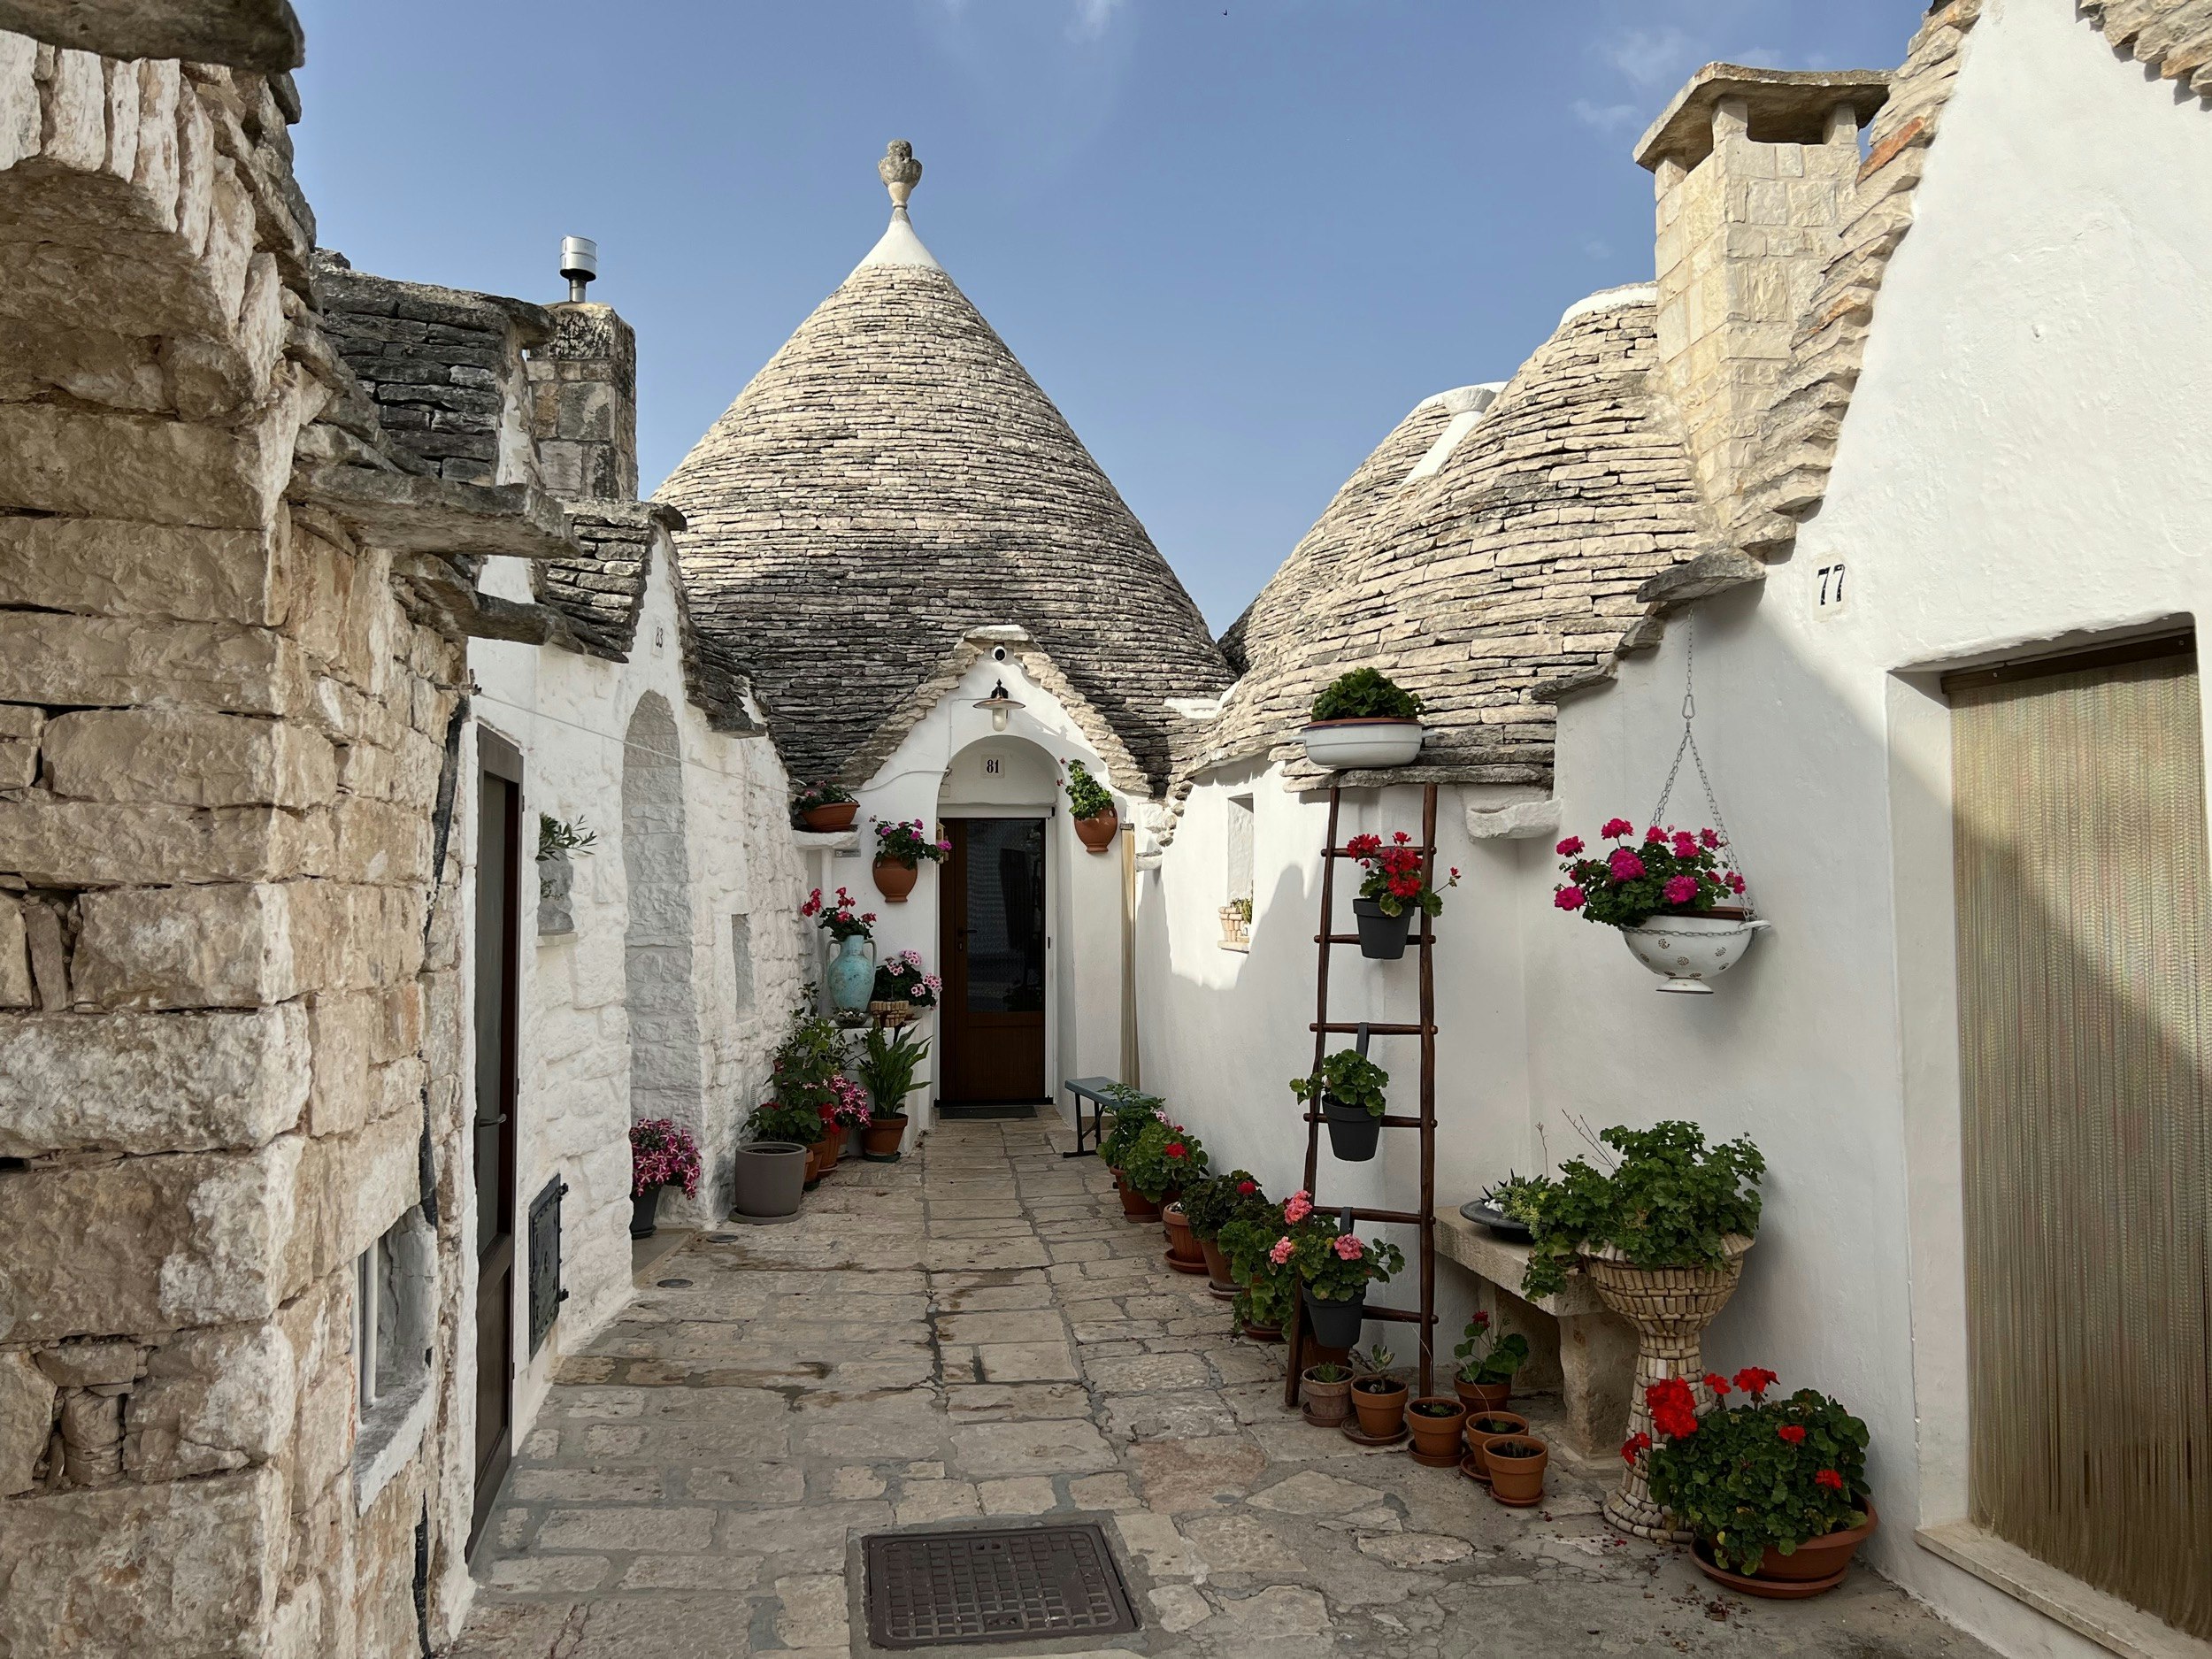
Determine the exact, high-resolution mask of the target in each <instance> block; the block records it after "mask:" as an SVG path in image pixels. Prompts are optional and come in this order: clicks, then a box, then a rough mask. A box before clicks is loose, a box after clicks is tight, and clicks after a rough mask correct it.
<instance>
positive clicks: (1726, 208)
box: [1636, 64, 1889, 522]
mask: <svg viewBox="0 0 2212 1659" xmlns="http://www.w3.org/2000/svg"><path fill="white" fill-rule="evenodd" d="M1888 96H1889V77H1888V76H1887V75H1886V74H1885V73H1882V72H1880V71H1878V70H1853V71H1847V72H1838V73H1830V72H1826V71H1811V72H1808V71H1793V70H1779V69H1746V68H1742V67H1740V66H1739V65H1734V64H1708V65H1706V66H1705V67H1704V68H1703V69H1701V70H1699V71H1698V73H1696V74H1695V75H1694V76H1693V77H1692V78H1691V80H1690V83H1689V85H1687V86H1686V87H1685V88H1682V90H1681V91H1680V92H1679V93H1678V94H1676V95H1675V98H1674V101H1673V103H1671V104H1669V105H1668V106H1667V109H1666V112H1665V113H1664V114H1663V115H1661V116H1660V118H1659V119H1658V120H1657V121H1656V122H1655V123H1654V124H1653V126H1652V127H1651V130H1650V131H1649V132H1647V133H1646V134H1644V136H1643V139H1642V140H1641V142H1639V143H1638V145H1637V146H1636V159H1637V161H1638V163H1639V164H1640V165H1643V166H1645V167H1647V168H1649V169H1650V170H1651V171H1652V173H1654V174H1655V175H1656V178H1657V188H1658V196H1659V215H1658V217H1659V235H1658V248H1657V255H1658V257H1657V265H1658V283H1659V312H1658V344H1659V357H1660V361H1661V363H1662V365H1663V367H1664V369H1665V373H1666V374H1667V378H1668V382H1669V385H1670V388H1671V390H1672V392H1673V394H1674V398H1675V402H1676V404H1677V406H1678V408H1679V409H1680V410H1681V411H1682V417H1683V420H1684V424H1685V425H1686V426H1687V428H1688V431H1689V442H1690V453H1691V456H1692V457H1693V459H1694V462H1695V463H1696V466H1697V475H1698V484H1699V488H1700V489H1701V492H1702V493H1703V495H1704V498H1705V500H1706V502H1707V503H1708V504H1709V505H1710V506H1712V507H1713V508H1714V509H1715V511H1716V512H1717V514H1718V515H1719V517H1720V518H1722V520H1723V521H1724V522H1725V521H1726V520H1728V519H1729V518H1732V516H1733V510H1732V500H1733V498H1734V497H1735V496H1736V495H1737V494H1738V492H1739V491H1740V489H1741V488H1742V487H1743V485H1744V482H1745V480H1747V477H1748V475H1749V472H1750V468H1751V465H1752V462H1753V458H1754V456H1755V452H1756V449H1757V445H1758V437H1759V432H1760V427H1761V425H1762V422H1763V419H1764V417H1765V415H1766V412H1767V411H1768V410H1769V409H1770V407H1771V406H1772V404H1773V403H1774V400H1775V397H1776V396H1777V395H1778V391H1779V389H1780V383H1781V380H1782V377H1783V375H1784V373H1785V372H1786V369H1787V367H1788V365H1789V356H1790V342H1791V340H1792V338H1793V336H1794V335H1795V334H1796V332H1797V329H1798V327H1799V325H1800V324H1801V321H1802V320H1803V318H1804V312H1805V310H1806V307H1807V306H1808V305H1809V303H1810V302H1811V300H1812V296H1813V293H1814V290H1815V289H1816V288H1817V286H1818V285H1819V282H1820V276H1821V273H1822V271H1823V270H1824V268H1825V267H1826V265H1827V263H1828V260H1829V257H1830V256H1831V255H1832V253H1833V251H1834V250H1835V244H1836V231H1837V227H1838V226H1839V224H1840V223H1841V222H1842V219H1843V216H1844V213H1845V211H1847V208H1848V206H1849V204H1850V193H1851V191H1852V189H1853V188H1854V183H1855V179H1856V177H1857V174H1858V170H1859V142H1858V134H1859V128H1860V127H1862V126H1863V125H1864V124H1865V123H1866V122H1868V121H1870V120H1871V119H1873V117H1874V112H1875V111H1877V110H1878V109H1880V108H1881V106H1882V104H1884V103H1885V102H1886V100H1887V98H1888Z"/></svg>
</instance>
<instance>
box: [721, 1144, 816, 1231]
mask: <svg viewBox="0 0 2212 1659" xmlns="http://www.w3.org/2000/svg"><path fill="white" fill-rule="evenodd" d="M812 1162H813V1159H812V1157H811V1156H810V1154H809V1152H808V1149H807V1148H805V1147H803V1146H801V1145H799V1143H798V1142H797V1141H753V1142H751V1143H750V1144H749V1145H747V1146H741V1147H740V1148H738V1149H737V1156H735V1157H734V1158H733V1160H732V1162H731V1170H732V1180H733V1188H734V1190H733V1193H732V1194H731V1198H730V1208H731V1209H732V1210H735V1211H736V1212H737V1213H738V1214H739V1215H741V1216H751V1217H754V1218H755V1219H762V1218H767V1217H777V1216H795V1215H796V1214H798V1213H799V1194H801V1193H802V1192H803V1191H804V1190H805V1187H806V1183H807V1179H808V1176H809V1174H810V1165H811V1164H812Z"/></svg>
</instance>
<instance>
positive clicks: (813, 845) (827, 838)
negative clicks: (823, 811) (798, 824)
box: [791, 829, 860, 853]
mask: <svg viewBox="0 0 2212 1659" xmlns="http://www.w3.org/2000/svg"><path fill="white" fill-rule="evenodd" d="M791 844H792V845H793V846H795V847H796V848H797V849H799V850H800V851H801V852H803V853H851V852H858V851H859V850H860V832H859V830H857V829H845V830H803V829H795V830H793V831H792V832H791Z"/></svg>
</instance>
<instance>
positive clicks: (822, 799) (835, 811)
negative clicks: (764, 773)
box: [791, 779, 860, 834]
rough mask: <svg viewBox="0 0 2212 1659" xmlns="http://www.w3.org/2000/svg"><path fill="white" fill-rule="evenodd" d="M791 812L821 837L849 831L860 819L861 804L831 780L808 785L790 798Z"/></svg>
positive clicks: (840, 785) (846, 789) (841, 785)
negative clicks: (824, 834)
mask: <svg viewBox="0 0 2212 1659" xmlns="http://www.w3.org/2000/svg"><path fill="white" fill-rule="evenodd" d="M791 810H792V811H794V812H795V813H796V814H797V815H798V818H799V821H800V822H801V823H802V824H803V825H805V826H806V827H807V828H808V829H810V830H812V831H814V832H815V833H818V834H822V833H836V832H837V831H839V830H849V829H850V828H852V826H853V819H854V818H856V817H857V816H858V815H859V812H860V801H859V798H858V797H857V796H856V795H854V794H853V792H852V791H851V790H849V789H848V788H847V787H845V786H844V785H843V784H841V783H838V782H835V781H833V780H829V779H825V780H822V781H821V782H820V783H810V784H808V785H807V786H806V787H804V788H803V789H800V790H797V791H795V793H794V794H793V795H792V797H791Z"/></svg>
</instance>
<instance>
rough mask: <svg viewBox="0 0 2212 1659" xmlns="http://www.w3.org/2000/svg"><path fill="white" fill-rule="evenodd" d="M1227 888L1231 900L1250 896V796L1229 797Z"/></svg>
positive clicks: (1244, 898)
mask: <svg viewBox="0 0 2212 1659" xmlns="http://www.w3.org/2000/svg"><path fill="white" fill-rule="evenodd" d="M1228 849H1229V890H1228V895H1227V896H1228V898H1229V899H1230V901H1231V902H1235V901H1236V900H1238V899H1243V900H1245V901H1247V902H1249V901H1250V899H1251V897H1252V797H1251V796H1250V795H1231V796H1230V797H1229V825H1228Z"/></svg>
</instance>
